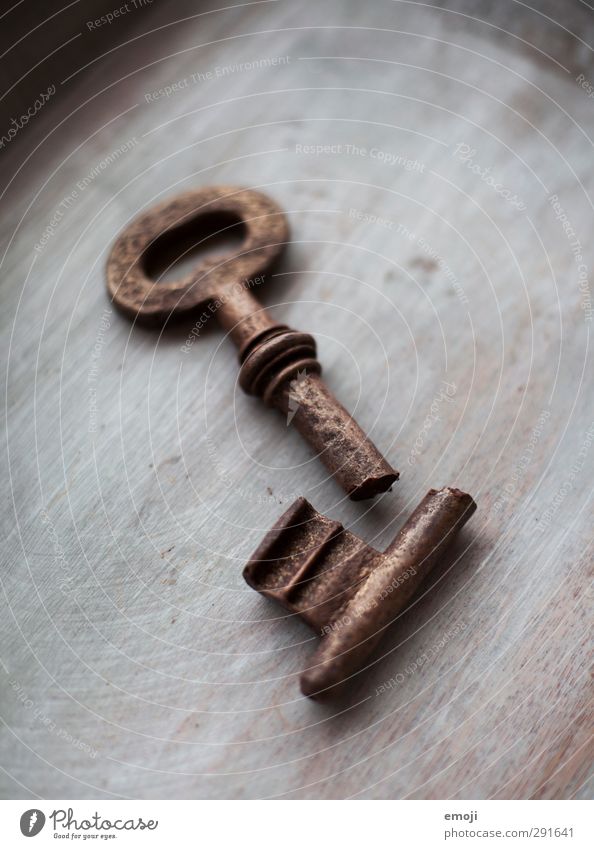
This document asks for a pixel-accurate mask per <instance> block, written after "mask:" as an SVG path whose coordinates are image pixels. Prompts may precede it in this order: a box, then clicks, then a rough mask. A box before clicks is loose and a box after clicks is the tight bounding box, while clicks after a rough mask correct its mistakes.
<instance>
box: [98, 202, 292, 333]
mask: <svg viewBox="0 0 594 849" xmlns="http://www.w3.org/2000/svg"><path fill="white" fill-rule="evenodd" d="M221 216H227V217H229V218H231V217H232V218H234V219H235V220H236V221H237V222H239V223H241V224H242V225H243V229H244V231H245V238H244V241H243V244H242V245H241V246H240V248H239V249H238V250H237V252H236V253H232V254H229V255H222V256H218V257H209V258H207V259H204V260H202V261H201V262H199V263H198V264H197V265H196V266H195V268H194V269H193V270H192V271H191V272H190V273H189V274H187V275H186V276H185V277H183V278H181V279H180V280H176V281H173V282H167V283H164V282H157V281H155V280H153V279H151V277H150V276H149V274H148V273H147V260H148V259H149V255H150V253H151V251H152V250H153V249H154V248H155V246H158V244H159V242H160V241H161V240H164V239H166V240H167V241H168V242H172V241H174V240H175V238H176V235H178V234H179V235H180V236H181V233H182V232H187V231H188V230H189V229H190V228H191V226H192V224H195V225H196V230H197V231H199V230H200V225H201V224H205V223H207V222H208V220H209V219H211V220H217V219H220V217H221ZM288 236H289V228H288V224H287V218H286V215H285V213H284V212H283V211H282V209H281V208H280V207H279V206H278V205H277V204H276V203H275V202H274V201H273V200H272V199H271V198H269V197H268V196H267V195H264V194H262V193H261V192H256V191H253V190H250V189H242V188H239V187H235V186H208V187H206V188H203V189H197V190H195V191H190V192H184V193H183V194H181V195H178V196H177V197H174V198H172V199H170V200H166V201H164V202H163V203H160V204H158V205H156V206H154V207H153V208H152V209H150V210H149V211H148V212H144V213H142V214H141V215H139V216H138V217H137V218H135V219H134V220H133V221H132V222H131V223H130V224H129V225H128V226H127V227H126V228H125V229H124V230H123V231H122V232H121V233H120V235H119V237H118V239H117V240H116V242H115V244H114V246H113V248H112V250H111V253H110V255H109V259H108V261H107V287H108V289H109V293H110V295H111V296H112V298H113V300H114V302H115V304H116V306H117V307H119V308H120V309H121V310H122V311H123V312H124V313H126V315H128V316H129V317H130V318H134V319H136V320H139V321H141V322H145V323H152V324H156V323H164V322H165V321H167V319H169V318H171V317H173V315H183V314H187V313H190V312H193V311H194V310H200V309H204V308H206V307H208V306H209V305H210V304H213V302H216V301H219V302H224V303H223V307H222V308H223V309H225V307H228V304H229V301H232V300H233V299H234V297H235V294H236V293H237V295H238V296H239V297H241V294H242V288H243V291H244V292H245V291H247V287H245V286H244V284H245V282H246V281H250V280H254V279H255V278H260V277H261V276H262V275H263V274H264V273H265V272H266V271H268V270H269V268H270V267H271V266H272V264H273V263H274V261H275V260H276V259H277V257H278V256H279V255H280V254H281V253H282V251H283V250H284V248H285V245H286V243H287V240H288ZM198 244H199V242H198ZM251 308H252V309H253V308H254V304H251ZM255 308H256V309H259V308H260V307H259V305H256V306H255Z"/></svg>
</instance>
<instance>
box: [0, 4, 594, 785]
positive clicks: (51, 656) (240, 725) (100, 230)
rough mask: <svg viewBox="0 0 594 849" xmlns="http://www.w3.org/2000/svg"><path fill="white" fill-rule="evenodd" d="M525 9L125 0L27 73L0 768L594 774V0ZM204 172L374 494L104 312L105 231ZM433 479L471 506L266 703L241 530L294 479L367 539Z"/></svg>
mask: <svg viewBox="0 0 594 849" xmlns="http://www.w3.org/2000/svg"><path fill="white" fill-rule="evenodd" d="M26 5H28V6H29V7H31V9H32V8H33V4H32V3H30V2H29V0H26ZM95 5H96V4H93V8H94V7H95ZM532 5H533V6H535V8H534V9H531V8H530V7H529V5H528V4H521V3H515V2H504V3H497V4H495V3H492V4H491V3H486V2H485V3H481V2H478V0H475V1H474V2H470V0H468V2H459V3H455V2H447V3H445V4H439V5H434V6H432V5H430V4H423V3H416V2H395V3H389V2H375V3H365V4H363V3H356V2H354V0H353V2H330V3H313V2H312V3H309V2H307V3H293V2H290V0H279V2H262V3H259V2H256V3H250V4H246V5H240V6H237V7H234V8H232V9H228V10H223V11H213V10H215V9H216V8H217V7H216V4H212V5H210V6H209V5H207V4H204V5H201V4H199V5H198V7H197V5H196V4H195V3H194V4H192V3H189V2H188V3H187V4H184V3H167V4H165V3H162V4H159V3H157V2H156V0H155V2H154V3H153V4H152V7H150V8H149V7H147V8H144V9H140V8H139V9H137V10H135V11H134V12H133V14H134V16H135V18H134V20H132V19H131V18H129V19H128V20H127V21H126V22H125V27H124V23H123V22H122V29H121V30H118V26H119V23H118V21H114V22H113V23H112V24H111V25H106V26H105V27H104V28H103V29H102V30H101V29H99V30H98V31H97V32H95V33H94V34H93V38H94V39H95V41H94V42H93V45H94V47H93V52H92V51H91V50H90V48H89V53H88V54H87V56H88V58H87V59H84V58H83V59H82V60H81V61H80V62H79V68H80V70H79V71H78V72H76V73H74V75H73V76H72V71H69V72H68V73H67V74H64V76H63V77H62V76H61V75H60V74H57V75H56V76H52V77H51V78H49V77H48V78H47V81H46V84H47V85H48V86H49V85H51V84H55V85H56V95H55V96H54V97H52V99H51V101H50V102H49V103H48V104H46V105H45V106H44V107H43V109H41V110H40V111H39V113H38V114H37V115H36V116H35V119H34V120H31V121H30V122H29V124H28V126H26V127H24V128H22V129H20V130H19V132H18V134H17V136H16V137H15V138H14V139H12V140H11V141H10V143H9V144H7V145H6V146H5V148H4V149H3V150H2V151H0V158H1V160H2V162H1V163H0V168H1V169H2V171H1V176H2V183H1V184H2V190H3V203H2V209H3V229H2V257H3V261H2V278H1V279H2V291H3V304H2V311H1V321H2V334H1V344H2V348H3V354H4V357H5V361H6V363H7V369H6V418H5V424H6V428H5V452H3V467H2V479H3V480H4V482H5V484H6V495H5V497H4V500H3V503H2V514H1V521H2V526H1V528H2V533H3V537H4V544H3V565H2V572H1V579H2V588H3V597H2V606H3V608H2V616H1V617H0V622H1V626H0V647H1V648H0V655H1V661H2V668H1V669H0V675H1V676H2V687H1V696H0V699H1V703H0V707H1V716H2V720H3V723H4V724H3V727H2V731H1V737H2V767H3V771H2V773H0V789H1V792H2V795H4V796H7V797H22V796H39V797H51V798H59V797H74V798H77V797H78V798H80V797H90V798H93V797H107V798H111V797H115V798H119V797H142V798H151V797H152V798H155V797H157V798H158V797H173V798H176V797H179V798H186V797H208V798H216V797H231V798H256V797H285V798H343V797H351V796H355V797H363V798H400V797H411V798H449V797H453V798H487V797H495V798H526V797H536V798H560V797H561V798H568V797H578V798H581V797H586V796H588V794H589V793H591V790H592V784H591V781H589V775H590V770H591V763H592V745H591V720H592V713H591V704H592V702H591V692H592V691H591V665H590V664H591V653H590V649H591V641H590V633H589V626H590V621H591V610H592V605H591V602H592V590H591V583H590V582H591V577H592V575H591V565H592V478H593V473H594V409H593V404H592V373H593V370H592V366H593V357H592V352H591V345H592V343H591V338H590V337H591V331H592V301H591V298H592V283H591V282H589V283H588V282H587V283H584V284H583V285H582V287H581V289H580V266H581V265H582V264H583V265H584V266H585V269H586V270H585V272H584V274H585V275H586V276H587V277H589V278H591V275H592V271H593V269H594V250H593V248H592V232H593V225H594V212H593V207H592V192H593V189H594V177H593V168H592V164H593V161H594V159H593V153H594V150H593V144H592V133H593V131H594V99H593V98H592V97H590V96H589V93H590V92H592V91H593V90H592V89H590V91H589V90H588V89H587V88H586V87H584V86H581V85H580V82H579V75H580V74H582V75H583V76H584V80H585V81H586V82H588V81H589V83H591V84H592V85H594V60H593V54H592V47H593V46H594V18H593V15H594V13H593V12H592V11H591V8H590V7H588V5H587V4H586V3H578V2H575V3H574V2H567V3H563V4H556V3H549V2H547V3H545V2H541V3H536V4H534V3H533V4H532ZM108 8H109V7H108ZM11 14H12V13H11ZM15 14H16V12H15ZM41 14H42V13H41V10H40V8H39V7H38V8H37V9H36V10H35V11H31V15H32V16H33V17H32V18H31V21H33V19H34V17H35V16H36V15H37V16H38V17H37V18H35V20H36V21H38V22H41ZM31 26H33V23H31ZM81 33H82V34H81V38H89V37H90V36H89V33H85V32H83V31H82V30H81ZM33 37H35V38H37V39H38V47H37V53H36V55H37V57H38V59H37V61H42V60H43V58H44V56H45V55H46V53H47V52H49V46H50V45H48V44H47V43H44V40H43V27H41V28H40V29H39V30H38V31H37V33H36V34H31V35H30V36H28V38H33ZM102 38H105V41H104V42H102V41H101V39H102ZM81 43H82V42H81ZM98 44H100V45H103V44H104V45H105V55H104V56H102V57H101V56H100V54H101V52H102V51H101V50H99V51H98V52H97V50H96V48H97V45H98ZM17 49H18V48H17ZM24 55H25V54H24ZM97 55H99V58H96V56H97ZM26 56H27V61H33V60H32V59H31V60H30V59H29V56H30V53H29V52H27V54H26ZM86 62H89V63H90V64H89V65H88V67H86V68H84V67H83V65H84V64H86ZM248 63H251V64H248ZM242 65H243V67H242ZM28 67H29V66H28V65H25V66H23V68H22V69H21V70H22V73H23V74H24V73H25V72H26V71H27V68H28ZM217 68H218V69H219V70H218V71H217ZM221 69H223V70H221ZM192 75H195V77H194V78H192ZM576 78H578V81H576ZM584 80H581V82H584ZM179 81H185V82H181V83H180V84H179V85H178V86H177V90H176V91H175V92H174V93H172V94H171V95H170V96H167V95H166V94H162V95H161V96H159V95H158V94H155V92H158V90H159V89H163V87H164V86H171V85H173V83H178V82H179ZM12 102H14V101H12ZM31 102H32V98H31V96H30V94H29V92H27V93H26V94H25V95H24V97H23V108H24V109H26V108H27V107H28V105H29V104H30V103H31ZM13 114H14V112H11V113H10V114H7V115H5V116H4V118H3V125H2V126H3V127H4V128H8V127H9V126H10V118H11V117H12V115H13ZM312 145H313V146H316V145H330V146H331V147H327V148H325V149H324V150H323V151H322V152H319V153H317V154H316V153H315V148H314V153H312V152H311V150H310V149H309V148H308V147H307V146H312ZM459 145H462V146H463V147H458V146H459ZM332 146H334V147H332ZM464 146H467V147H464ZM456 150H458V154H456ZM117 151H120V153H119V154H118V153H117ZM464 151H474V152H473V153H472V155H470V153H467V157H468V156H470V158H471V159H472V163H470V165H474V166H476V168H475V169H474V171H473V170H472V167H470V166H469V162H468V159H467V160H466V161H463V153H464ZM484 169H490V171H489V172H488V173H485V172H484ZM479 170H480V171H481V172H482V176H481V173H475V171H479ZM490 175H492V176H493V178H494V179H493V180H492V181H491V182H489V178H490ZM81 181H82V182H81ZM212 182H220V183H231V184H243V185H246V186H249V187H251V188H256V189H259V190H262V191H265V192H267V193H269V194H270V195H271V196H272V197H273V198H274V199H275V200H276V201H277V202H278V203H279V204H280V205H281V206H283V207H284V208H285V209H286V210H287V212H288V215H289V219H290V224H291V228H292V242H291V244H290V247H289V249H288V250H287V252H286V253H285V255H284V257H283V259H282V261H281V264H280V266H279V268H278V269H277V272H276V276H275V277H274V278H273V279H271V280H269V281H268V282H267V283H266V284H265V285H263V286H262V297H263V299H264V301H265V302H266V303H267V305H268V306H269V307H270V309H271V311H272V312H273V314H274V315H275V316H276V317H277V318H278V319H279V320H280V319H282V321H284V322H286V323H287V324H290V325H291V326H293V327H296V328H298V329H302V330H305V331H309V332H312V333H314V334H315V336H316V338H317V340H318V344H319V354H320V360H321V362H322V364H323V366H324V376H325V379H326V380H327V382H328V385H329V386H330V387H331V388H332V389H333V391H335V393H336V394H337V396H338V397H339V398H340V400H341V401H342V402H343V403H344V404H345V405H346V406H348V407H349V408H350V409H351V410H354V411H355V414H356V417H357V419H358V421H359V423H360V424H361V425H362V426H363V427H365V428H366V429H368V430H369V432H370V433H371V435H372V438H373V439H374V441H375V442H376V444H377V445H378V447H379V448H380V449H382V450H383V451H384V452H385V454H386V455H387V457H388V458H389V460H390V461H391V462H393V464H394V465H395V466H397V467H398V468H400V470H401V473H402V474H401V480H400V482H399V483H398V484H397V485H396V486H395V487H394V489H393V492H392V493H389V494H386V495H385V497H383V498H382V499H380V500H379V501H378V502H377V503H375V504H373V505H372V504H369V503H365V504H353V503H350V502H347V501H345V500H344V498H343V497H342V493H341V491H340V489H339V488H338V487H337V486H336V485H335V484H334V483H333V482H332V481H331V480H328V478H327V475H326V473H325V470H324V467H323V466H322V464H321V463H320V462H319V461H317V460H316V459H315V458H312V457H311V455H310V453H309V451H308V448H307V446H306V445H305V443H303V441H302V440H301V439H300V438H299V436H298V434H296V433H295V432H293V431H292V430H291V428H290V427H287V426H286V423H285V422H284V421H283V419H282V417H280V416H279V415H278V414H276V413H274V412H273V411H267V410H266V409H264V408H263V407H262V405H261V403H260V402H259V401H258V400H256V399H252V398H248V397H246V396H245V395H244V394H242V393H241V391H240V390H239V389H238V387H237V383H236V380H237V363H236V353H235V350H234V348H233V346H232V345H231V344H229V343H228V341H225V339H224V337H223V334H222V333H221V332H219V331H218V329H217V328H216V327H213V328H212V329H204V330H201V332H200V335H199V338H197V339H196V340H195V341H194V343H193V344H192V345H191V346H189V348H188V349H187V350H184V346H185V345H186V339H187V337H188V333H189V332H190V330H191V328H192V322H186V324H184V325H182V326H181V327H177V328H175V329H174V328H170V329H167V330H166V331H165V332H164V333H162V334H160V333H159V332H158V331H151V330H147V329H139V328H133V327H132V326H131V325H130V324H129V322H128V321H127V320H126V319H124V318H122V317H120V316H119V315H117V314H116V313H115V312H114V311H113V310H112V309H111V307H110V304H109V301H108V298H107V296H106V291H105V281H104V263H105V259H106V256H107V253H108V251H109V248H110V245H111V244H112V242H113V240H114V238H115V237H116V235H117V233H118V232H119V230H120V229H121V228H122V227H123V226H125V225H126V223H127V222H128V221H129V220H130V218H131V216H133V215H135V214H137V213H138V212H139V211H141V210H145V209H147V208H148V207H149V206H150V205H151V204H153V203H155V202H158V201H160V200H162V199H163V198H166V197H169V196H171V195H173V194H175V193H176V192H179V191H182V190H187V189H190V188H193V187H196V186H201V185H205V184H208V183H212ZM78 184H80V185H78ZM81 185H82V189H81V187H80V186H81ZM553 195H557V196H558V198H557V200H556V201H555V200H551V199H550V198H551V196H553ZM555 204H557V205H555ZM56 212H58V214H57V215H56ZM562 215H565V216H566V217H567V222H568V223H567V224H566V225H565V228H566V229H564V225H563V220H564V219H562ZM48 228H50V229H48ZM576 240H577V241H578V242H579V244H574V247H573V248H572V242H574V243H575V242H576ZM580 245H581V247H580ZM574 253H581V254H582V259H581V260H579V259H576V257H575V256H574ZM582 270H583V269H582ZM445 382H447V386H449V387H450V393H448V391H447V386H446V383H445ZM452 387H453V388H452ZM442 485H457V486H459V487H461V488H463V489H465V490H467V491H469V492H470V493H472V494H473V496H474V497H475V499H476V501H477V503H478V511H477V513H476V515H475V516H474V517H473V519H472V520H471V522H470V523H469V524H468V526H467V529H466V530H465V532H464V534H463V536H462V538H461V540H460V543H459V545H458V546H457V548H456V551H455V552H454V553H453V555H452V556H451V557H449V558H448V561H447V562H446V563H444V564H443V566H442V567H441V568H440V569H439V570H438V573H437V574H436V576H435V580H434V582H433V584H432V585H431V587H429V588H428V589H427V591H426V593H425V594H424V595H423V596H422V597H421V598H420V599H419V601H418V602H417V603H416V604H415V605H414V606H413V607H412V608H411V609H410V610H409V611H408V612H407V613H406V614H405V615H404V616H402V617H401V618H400V619H399V620H398V622H397V623H396V624H395V625H394V626H393V627H392V629H391V631H390V632H389V636H388V638H387V639H386V640H385V641H384V643H383V644H382V651H381V652H380V653H379V654H376V656H375V657H374V663H373V665H372V667H371V668H370V669H369V670H368V671H367V672H366V673H365V674H364V675H361V676H359V679H358V681H357V685H356V687H355V688H354V690H353V692H352V694H351V697H350V699H349V700H346V701H343V702H340V703H336V704H333V705H330V706H322V705H318V704H313V703H311V702H309V701H307V700H305V699H303V698H301V697H300V695H299V690H298V676H299V673H300V671H301V670H302V668H303V667H304V665H305V664H306V663H307V658H308V657H309V656H310V655H311V653H312V650H313V646H314V643H313V640H314V639H315V638H314V637H312V635H311V634H310V633H309V632H308V631H307V629H306V628H305V627H304V626H302V625H300V624H299V623H298V622H296V621H294V620H291V619H286V618H283V616H282V613H281V612H280V611H279V609H277V608H275V607H274V605H272V604H271V603H269V602H267V601H265V600H264V599H263V598H261V597H259V596H258V595H257V594H256V593H254V592H253V591H252V590H250V589H249V588H248V587H247V586H246V585H245V583H244V582H243V580H242V577H241V569H242V566H243V564H244V562H245V561H246V559H247V558H248V556H249V555H250V553H251V552H252V551H253V549H254V548H255V547H256V545H257V544H258V542H259V541H260V539H261V537H262V535H263V533H264V532H265V530H267V528H268V527H269V526H270V525H271V524H272V523H273V522H274V521H275V520H276V519H277V517H278V516H279V515H280V514H281V513H282V512H283V510H284V509H286V506H288V504H289V503H291V501H292V500H293V499H294V498H296V497H297V496H298V495H304V496H305V497H306V498H308V499H309V500H310V501H312V503H313V504H314V505H315V507H316V508H317V509H318V510H320V511H321V512H323V513H325V514H326V515H329V516H331V517H332V518H335V519H338V520H340V521H342V522H344V523H345V525H347V526H348V527H350V528H351V530H354V531H355V532H356V533H358V534H360V535H361V536H363V537H364V538H365V539H366V540H367V541H368V542H370V543H372V544H374V545H376V546H378V547H382V546H384V545H385V544H387V542H388V540H389V539H391V538H392V536H393V535H394V532H395V530H396V529H397V528H398V527H399V526H400V525H401V524H402V523H403V521H404V518H405V517H406V516H407V515H408V514H409V512H410V511H411V509H412V508H413V506H414V505H415V504H416V503H417V502H418V501H419V500H420V498H421V497H422V496H423V495H424V494H425V492H426V491H427V489H429V488H430V487H432V486H435V487H438V486H442ZM423 653H424V657H423Z"/></svg>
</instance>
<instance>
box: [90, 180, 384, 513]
mask: <svg viewBox="0 0 594 849" xmlns="http://www.w3.org/2000/svg"><path fill="white" fill-rule="evenodd" d="M217 216H218V219H219V220H220V217H221V216H226V217H227V218H229V217H232V219H233V221H234V222H239V223H241V224H242V225H243V229H244V231H245V238H244V241H243V243H242V244H241V246H240V247H239V249H238V250H237V251H236V252H230V253H227V254H224V255H221V256H213V257H209V258H207V259H204V260H202V261H201V262H199V263H198V264H197V265H196V267H195V268H194V269H193V270H192V271H191V272H190V273H189V274H187V275H186V276H185V277H182V279H181V280H176V281H173V282H170V283H160V282H157V281H155V280H153V279H151V277H150V276H149V274H148V273H147V265H148V261H149V259H150V255H151V251H152V250H154V248H155V246H158V244H159V243H160V242H162V240H166V241H168V242H170V241H175V240H176V238H181V235H182V233H183V234H184V235H186V234H187V232H188V231H190V232H191V230H192V227H193V226H194V225H195V226H196V233H197V240H196V241H197V244H200V239H199V237H198V231H199V230H200V224H201V223H205V222H207V221H208V218H211V220H215V219H216V217H217ZM288 236H289V228H288V224H287V219H286V216H285V213H284V212H283V210H282V209H281V208H280V207H279V206H278V205H277V204H276V203H275V202H274V201H273V200H272V199H271V198H269V197H268V196H267V195H265V194H262V193H261V192H256V191H253V190H251V189H242V188H240V187H237V186H209V187H206V188H202V189H197V190H196V191H191V192H185V193H184V194H181V195H178V196H177V197H175V198H172V199H171V200H167V201H164V202H163V203H160V204H158V205H157V206H154V207H153V208H152V209H150V210H149V211H148V212H144V213H142V214H141V215H139V216H138V217H137V218H135V219H134V220H133V221H132V222H131V223H130V224H129V225H128V226H127V227H126V228H125V229H124V230H123V231H122V232H121V233H120V235H119V237H118V239H117V240H116V242H115V244H114V246H113V248H112V250H111V253H110V255H109V258H108V261H107V288H108V290H109V293H110V295H111V297H112V299H113V301H114V303H115V305H116V306H117V307H119V309H121V310H122V312H124V313H125V314H126V315H127V316H128V317H129V318H132V319H134V320H139V321H142V322H147V323H153V324H154V323H164V322H166V321H167V320H168V319H170V318H171V317H173V316H174V315H187V314H190V313H192V312H194V311H196V312H198V311H200V310H202V311H203V310H205V309H208V310H209V312H210V313H211V315H212V316H213V317H215V318H216V319H217V321H218V322H219V324H221V325H222V327H223V328H224V329H225V330H226V331H227V332H228V333H229V335H230V336H231V338H232V339H233V341H234V342H235V344H236V345H237V347H238V349H239V361H240V363H241V371H240V375H239V383H240V385H241V387H242V388H243V389H244V390H245V391H246V392H247V393H248V394H251V395H257V396H259V397H261V398H263V399H264V401H265V402H266V403H267V404H268V405H269V406H272V407H276V408H277V409H279V410H281V412H283V413H284V414H285V415H288V413H289V411H290V422H291V424H292V425H293V426H294V427H295V428H296V429H297V430H298V431H299V432H300V433H301V434H302V436H303V437H304V438H305V439H306V440H307V441H308V442H309V443H310V444H311V445H312V446H313V447H314V449H315V450H316V452H317V453H318V454H319V456H320V458H321V460H322V461H323V462H324V463H325V464H326V466H327V468H328V469H329V470H330V471H331V473H332V474H333V475H334V476H335V477H336V478H337V480H338V481H339V482H340V484H341V485H342V487H343V489H344V490H345V491H346V492H347V493H348V494H349V496H350V497H351V498H352V499H353V500H358V499H361V498H371V497H372V496H374V495H376V494H377V493H379V492H385V490H387V489H389V487H390V486H391V485H392V483H393V482H394V481H395V480H396V479H397V478H398V472H397V471H395V470H394V469H393V468H392V467H391V466H390V465H389V464H388V463H387V462H386V460H385V459H384V458H383V457H382V455H381V454H380V453H379V451H378V450H377V448H376V447H375V445H374V444H373V442H371V440H370V439H368V438H367V436H366V435H365V433H364V432H363V431H362V430H361V428H360V427H359V425H358V424H357V423H356V422H355V421H354V419H352V418H351V417H350V416H349V414H348V413H347V411H346V410H345V409H344V407H342V406H341V405H340V404H339V403H338V401H337V400H336V398H334V396H333V395H332V393H331V392H330V391H329V390H328V388H327V387H326V386H325V385H324V383H323V382H322V380H321V378H320V372H321V370H322V367H321V365H320V363H319V362H318V360H317V359H316V344H315V341H314V339H313V337H312V336H310V335H309V334H307V333H297V332H296V331H294V330H290V329H289V328H288V327H286V326H285V325H284V324H278V323H277V322H275V321H274V320H273V319H272V317H271V316H270V315H269V314H268V312H267V311H266V310H265V309H264V308H263V307H262V306H261V305H260V304H259V302H258V301H257V299H256V298H255V297H254V295H253V293H252V291H251V289H252V287H253V286H254V285H257V284H258V283H259V282H260V281H261V279H262V277H263V275H264V274H265V273H266V272H267V271H269V270H270V268H271V266H272V264H273V263H274V261H275V260H276V259H277V257H278V256H279V255H280V254H281V252H282V251H283V249H284V247H285V245H286V243H287V240H288ZM287 421H289V419H287Z"/></svg>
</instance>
